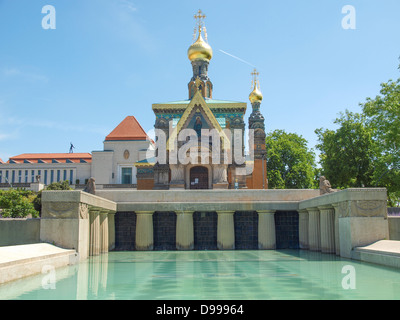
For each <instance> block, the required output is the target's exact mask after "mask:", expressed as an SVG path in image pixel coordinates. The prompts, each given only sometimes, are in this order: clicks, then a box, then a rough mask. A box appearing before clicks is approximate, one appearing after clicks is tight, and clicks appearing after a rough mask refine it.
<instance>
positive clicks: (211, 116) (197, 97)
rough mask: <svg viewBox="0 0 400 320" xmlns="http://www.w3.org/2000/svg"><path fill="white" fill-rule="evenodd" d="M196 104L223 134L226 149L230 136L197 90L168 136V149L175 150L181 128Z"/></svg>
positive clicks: (223, 144) (223, 146)
mask: <svg viewBox="0 0 400 320" xmlns="http://www.w3.org/2000/svg"><path fill="white" fill-rule="evenodd" d="M195 106H198V107H199V108H200V109H201V110H202V111H203V112H204V114H205V116H206V117H207V118H208V120H209V121H210V123H211V125H212V127H213V128H214V129H216V130H217V131H218V132H219V134H220V135H221V138H222V140H223V141H224V143H222V148H223V149H226V148H229V145H230V143H229V138H228V137H227V136H226V135H225V133H224V131H223V129H222V128H221V125H220V124H219V123H218V121H217V119H216V118H215V116H214V114H213V113H212V111H211V110H210V108H209V107H208V105H207V103H206V101H205V100H204V98H203V96H202V95H201V93H200V91H199V90H197V91H196V93H195V94H194V96H193V99H192V100H191V101H190V103H189V105H188V106H187V108H186V109H185V112H184V113H183V115H182V117H181V118H180V119H179V122H178V123H177V125H176V127H175V128H174V129H173V131H172V133H171V135H170V137H169V138H168V141H167V149H168V150H174V148H175V143H174V142H175V141H176V139H177V138H178V134H179V132H180V131H181V129H182V128H183V127H184V125H185V124H186V122H187V121H188V118H189V116H190V114H191V113H192V111H193V109H194V108H195Z"/></svg>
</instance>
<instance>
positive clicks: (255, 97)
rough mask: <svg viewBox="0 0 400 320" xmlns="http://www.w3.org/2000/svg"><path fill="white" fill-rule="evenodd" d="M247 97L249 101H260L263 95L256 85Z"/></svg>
mask: <svg viewBox="0 0 400 320" xmlns="http://www.w3.org/2000/svg"><path fill="white" fill-rule="evenodd" d="M249 99H250V102H251V103H253V102H261V101H262V99H263V95H262V93H261V91H260V90H259V89H258V88H257V86H254V90H253V91H252V92H251V93H250V96H249Z"/></svg>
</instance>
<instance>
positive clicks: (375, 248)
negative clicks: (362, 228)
mask: <svg viewBox="0 0 400 320" xmlns="http://www.w3.org/2000/svg"><path fill="white" fill-rule="evenodd" d="M353 259H356V260H360V261H365V262H369V263H374V264H379V265H384V266H387V267H393V268H400V241H393V240H381V241H377V242H375V243H373V244H371V245H369V246H365V247H358V248H355V249H354V252H353Z"/></svg>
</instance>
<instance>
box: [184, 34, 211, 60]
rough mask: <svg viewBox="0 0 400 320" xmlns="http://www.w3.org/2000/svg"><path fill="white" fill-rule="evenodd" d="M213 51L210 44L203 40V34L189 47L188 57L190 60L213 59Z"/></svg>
mask: <svg viewBox="0 0 400 320" xmlns="http://www.w3.org/2000/svg"><path fill="white" fill-rule="evenodd" d="M212 55H213V51H212V49H211V47H210V45H209V44H208V43H207V42H205V41H204V40H203V37H202V36H201V34H199V37H198V38H197V40H196V42H195V43H193V44H192V45H191V46H190V47H189V49H188V57H189V60H190V61H193V60H211V58H212Z"/></svg>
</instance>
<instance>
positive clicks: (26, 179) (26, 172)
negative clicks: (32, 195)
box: [25, 170, 29, 183]
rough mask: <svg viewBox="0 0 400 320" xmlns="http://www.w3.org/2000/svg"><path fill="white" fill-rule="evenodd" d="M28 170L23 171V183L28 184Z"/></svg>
mask: <svg viewBox="0 0 400 320" xmlns="http://www.w3.org/2000/svg"><path fill="white" fill-rule="evenodd" d="M28 176H29V170H25V183H28Z"/></svg>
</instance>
